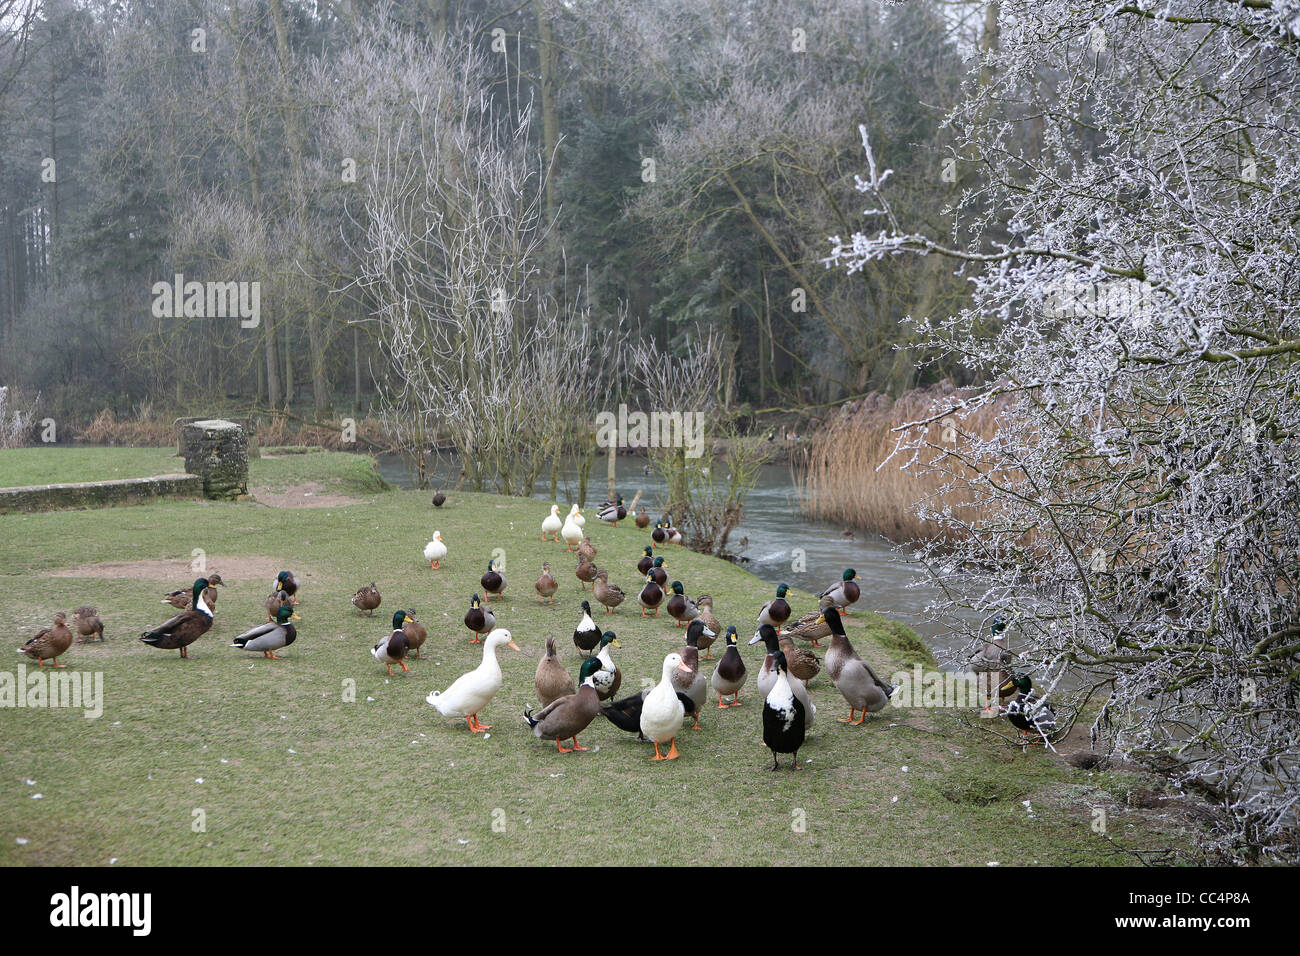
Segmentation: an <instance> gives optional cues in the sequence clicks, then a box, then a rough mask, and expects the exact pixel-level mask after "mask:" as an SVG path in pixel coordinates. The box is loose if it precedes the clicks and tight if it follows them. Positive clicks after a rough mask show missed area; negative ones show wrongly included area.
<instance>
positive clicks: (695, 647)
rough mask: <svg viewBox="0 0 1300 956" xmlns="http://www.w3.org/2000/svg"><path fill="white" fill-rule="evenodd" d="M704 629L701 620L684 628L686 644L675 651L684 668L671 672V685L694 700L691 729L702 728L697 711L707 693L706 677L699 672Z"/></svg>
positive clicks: (707, 683) (702, 704)
mask: <svg viewBox="0 0 1300 956" xmlns="http://www.w3.org/2000/svg"><path fill="white" fill-rule="evenodd" d="M704 630H705V627H704V625H703V624H702V623H701V622H699V621H692V622H691V624H690V627H688V628H687V629H686V646H685V647H683V648H682V649H681V650H679V651H678V652H677V654H678V656H679V657H681V659H682V663H683V664H684V665H685V668H684V669H683V670H682V671H675V672H674V673H673V681H674V685H673V686H675V687H676V688H677V689H678V690H680V691H682V693H684V694H686V695H687V696H688V697H690V698H691V700H693V701H695V724H694V725H693V726H692V727H691V729H692V730H703V729H704V728H703V727H701V726H700V714H699V711H700V708H701V707H703V706H704V701H705V698H707V697H708V695H709V682H708V679H707V678H705V676H704V675H703V674H701V673H700V648H699V640H700V635H701V634H703V633H704Z"/></svg>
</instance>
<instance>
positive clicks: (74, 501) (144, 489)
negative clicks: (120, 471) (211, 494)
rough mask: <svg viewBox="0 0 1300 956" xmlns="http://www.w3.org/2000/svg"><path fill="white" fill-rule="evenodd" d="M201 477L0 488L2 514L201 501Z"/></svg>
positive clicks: (186, 476) (134, 479) (123, 479)
mask: <svg viewBox="0 0 1300 956" xmlns="http://www.w3.org/2000/svg"><path fill="white" fill-rule="evenodd" d="M202 496H203V479H202V478H200V477H199V476H198V475H179V474H178V475H154V476H153V477H152V478H121V479H117V480H114V481H80V482H75V483H72V484H65V485H24V486H19V487H16V488H0V514H10V513H12V512H17V511H62V510H65V509H69V508H102V507H104V506H105V505H119V504H140V503H142V502H145V501H149V500H151V499H153V498H201V497H202Z"/></svg>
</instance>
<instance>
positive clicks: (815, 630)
mask: <svg viewBox="0 0 1300 956" xmlns="http://www.w3.org/2000/svg"><path fill="white" fill-rule="evenodd" d="M781 633H782V634H787V635H789V636H790V637H792V638H794V637H797V638H799V640H801V641H807V642H808V643H810V644H811V645H812V646H813V647H821V646H822V644H821V639H822V638H823V637H830V636H831V626H830V625H829V624H827V623H826V618H825V617H824V616H823V615H822V612H821V611H809V612H808V613H807V614H805V615H803V616H802V617H800V618H799V619H798V620H796V621H795V622H794V623H793V624H791V625H790V626H789V627H787V628H786V629H785V630H784V631H782V632H781ZM788 656H789V655H787V657H788Z"/></svg>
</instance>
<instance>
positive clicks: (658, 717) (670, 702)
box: [638, 654, 690, 760]
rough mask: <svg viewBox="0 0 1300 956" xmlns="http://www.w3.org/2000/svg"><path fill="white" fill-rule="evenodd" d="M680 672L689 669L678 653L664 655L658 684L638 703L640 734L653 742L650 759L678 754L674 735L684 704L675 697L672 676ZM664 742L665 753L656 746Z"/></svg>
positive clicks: (678, 755) (678, 726) (680, 727)
mask: <svg viewBox="0 0 1300 956" xmlns="http://www.w3.org/2000/svg"><path fill="white" fill-rule="evenodd" d="M679 672H681V673H684V674H689V673H690V668H688V667H687V666H686V665H685V664H684V663H683V662H682V656H681V655H680V654H669V655H668V656H667V657H665V658H664V665H663V670H662V672H661V674H660V677H659V683H658V684H656V685H655V686H654V689H653V690H651V691H650V692H649V693H648V694H646V697H645V700H643V701H642V702H641V719H640V721H639V722H638V726H639V727H640V728H641V735H642V736H643V737H645V738H646V739H647V740H649V741H650V742H651V743H653V744H654V745H655V755H654V756H653V757H651V758H650V759H651V760H676V759H677V758H678V757H680V756H681V754H679V753H678V752H677V734H678V732H680V731H681V729H682V720H683V718H684V717H685V716H686V706H685V705H684V704H683V703H682V702H681V701H680V700H678V698H677V694H678V691H677V689H676V688H675V687H674V684H673V678H674V676H675V675H676V674H678V673H679ZM664 742H667V743H668V745H669V747H668V753H666V754H661V753H660V752H659V745H660V744H661V743H664Z"/></svg>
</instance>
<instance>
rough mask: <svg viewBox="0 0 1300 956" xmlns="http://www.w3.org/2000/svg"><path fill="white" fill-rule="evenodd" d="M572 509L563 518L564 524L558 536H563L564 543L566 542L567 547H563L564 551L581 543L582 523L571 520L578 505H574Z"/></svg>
mask: <svg viewBox="0 0 1300 956" xmlns="http://www.w3.org/2000/svg"><path fill="white" fill-rule="evenodd" d="M573 509H574V510H573V511H570V512H569V516H568V517H567V518H565V519H564V526H563V527H562V528H560V536H561V537H563V538H564V540H565V543H567V544H568V547H567V548H565V549H564V550H565V551H572V550H573V549H574V548H576V547H577V546H578V545H580V544H582V537H583V535H582V525H580V524H578V523H577V522H576V521H574V520H573V516H574V514H575V513H576V512H577V510H578V506H577V505H574V506H573Z"/></svg>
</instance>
